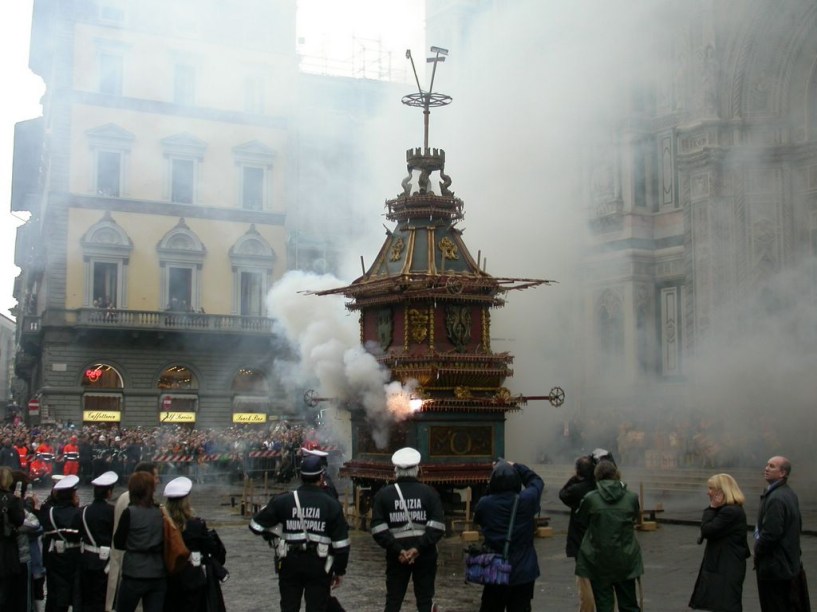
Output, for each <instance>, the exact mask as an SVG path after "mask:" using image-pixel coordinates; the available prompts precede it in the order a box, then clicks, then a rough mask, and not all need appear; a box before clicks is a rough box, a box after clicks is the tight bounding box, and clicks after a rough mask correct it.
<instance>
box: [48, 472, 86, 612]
mask: <svg viewBox="0 0 817 612" xmlns="http://www.w3.org/2000/svg"><path fill="white" fill-rule="evenodd" d="M78 484H79V478H78V477H77V476H65V477H64V478H62V479H61V480H59V482H57V484H55V485H54V488H53V490H52V494H51V495H52V498H53V503H50V504H43V507H42V508H40V524H41V525H42V526H43V531H44V533H43V557H44V562H45V572H46V579H45V580H46V582H45V585H46V591H47V596H46V603H45V605H46V610H49V611H50V612H63V611H65V612H67V610H68V607H69V606H73V607H74V609H79V608H78V605H77V604H78V601H77V595H78V593H77V589H76V588H74V584H75V579H76V571H77V566H78V562H79V531H77V530H76V529H74V528H72V527H71V526H72V525H73V524H74V517H75V516H76V515H77V514H78V513H79V508H77V506H78V505H79V497H77V485H78Z"/></svg>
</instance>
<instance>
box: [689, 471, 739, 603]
mask: <svg viewBox="0 0 817 612" xmlns="http://www.w3.org/2000/svg"><path fill="white" fill-rule="evenodd" d="M706 485H707V489H708V495H709V502H710V503H709V507H708V508H707V509H706V510H704V513H703V517H702V518H701V535H700V537H699V538H698V543H699V544H700V543H701V542H703V540H706V549H705V550H704V558H703V561H702V562H701V569H700V571H699V572H698V579H697V580H696V581H695V589H694V590H693V591H692V597H691V599H690V600H689V607H690V608H693V609H696V610H713V611H716V612H742V610H743V601H742V599H743V580H744V578H745V577H746V559H748V558H749V556H750V553H749V546H748V545H747V544H746V512H744V510H743V502H744V501H745V497H744V495H743V493H742V492H741V490H740V487H738V483H737V482H735V479H734V478H732V477H731V476H730V475H729V474H716V475H715V476H712V477H711V478H710V479H709V480H708V481H707V483H706Z"/></svg>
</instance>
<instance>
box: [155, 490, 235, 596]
mask: <svg viewBox="0 0 817 612" xmlns="http://www.w3.org/2000/svg"><path fill="white" fill-rule="evenodd" d="M192 488H193V481H191V480H190V479H189V478H187V477H186V476H179V477H178V478H174V479H173V480H171V481H170V482H168V483H167V486H165V491H164V494H165V497H166V498H167V502H166V503H165V510H166V511H167V514H168V516H170V518H171V520H172V521H173V522H174V523H175V525H176V527H177V528H178V529H179V531H181V534H182V538H183V539H184V544H185V546H187V548H188V550H190V562H189V563H188V564H187V566H185V568H184V569H183V570H182V571H181V572H179V574H177V575H174V576H170V577H169V578H168V581H167V596H166V597H165V604H164V609H165V610H166V611H167V612H176V610H186V611H188V612H225V610H226V608H225V605H224V597H223V595H222V593H221V582H223V581H224V580H226V578H227V576H228V573H227V570H225V569H224V561H225V557H226V551H225V549H224V545H223V544H222V543H221V539H220V538H219V537H218V535H217V534H216V532H215V531H214V530H212V529H208V528H207V523H206V522H205V521H204V519H202V518H200V517H198V516H196V514H195V512H194V511H193V508H192V507H191V506H190V491H191V489H192Z"/></svg>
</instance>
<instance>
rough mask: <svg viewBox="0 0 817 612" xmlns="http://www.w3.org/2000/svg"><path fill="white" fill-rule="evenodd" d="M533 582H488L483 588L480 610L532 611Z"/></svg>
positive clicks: (492, 611) (504, 611)
mask: <svg viewBox="0 0 817 612" xmlns="http://www.w3.org/2000/svg"><path fill="white" fill-rule="evenodd" d="M531 601H533V582H526V583H524V584H514V585H505V584H486V585H485V586H484V587H483V588H482V603H481V604H480V606H479V612H531V610H532V608H531Z"/></svg>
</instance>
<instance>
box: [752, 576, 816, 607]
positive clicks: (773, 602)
mask: <svg viewBox="0 0 817 612" xmlns="http://www.w3.org/2000/svg"><path fill="white" fill-rule="evenodd" d="M757 595H758V601H759V602H760V609H761V611H762V612H810V611H811V605H810V604H809V597H808V587H807V586H806V584H805V576H804V575H803V574H801V575H800V576H797V577H795V578H793V579H791V580H760V579H758V581H757Z"/></svg>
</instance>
